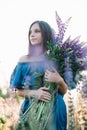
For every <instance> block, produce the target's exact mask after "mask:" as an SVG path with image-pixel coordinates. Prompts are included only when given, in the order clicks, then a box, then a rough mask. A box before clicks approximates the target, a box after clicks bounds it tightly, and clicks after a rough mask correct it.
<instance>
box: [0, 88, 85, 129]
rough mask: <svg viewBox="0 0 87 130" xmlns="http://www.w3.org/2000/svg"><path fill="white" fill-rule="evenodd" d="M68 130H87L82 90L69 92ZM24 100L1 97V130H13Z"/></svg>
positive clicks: (67, 99)
mask: <svg viewBox="0 0 87 130" xmlns="http://www.w3.org/2000/svg"><path fill="white" fill-rule="evenodd" d="M64 99H65V102H66V104H67V118H68V126H67V129H68V130H71V129H72V130H87V128H86V127H87V105H86V104H87V97H86V98H83V97H82V93H81V92H80V90H78V92H77V90H76V89H75V90H72V91H69V90H68V91H67V93H66V94H65V97H64ZM22 101H23V100H22V99H20V98H18V97H15V98H14V97H7V98H2V97H0V130H13V128H14V126H15V125H16V122H17V120H18V115H19V110H20V105H21V103H22Z"/></svg>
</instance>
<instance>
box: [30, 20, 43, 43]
mask: <svg viewBox="0 0 87 130" xmlns="http://www.w3.org/2000/svg"><path fill="white" fill-rule="evenodd" d="M29 39H30V43H31V44H32V45H37V44H42V43H43V38H42V33H41V30H40V27H39V24H38V23H35V24H33V25H32V27H31V29H30V35H29Z"/></svg>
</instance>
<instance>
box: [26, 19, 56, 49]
mask: <svg viewBox="0 0 87 130" xmlns="http://www.w3.org/2000/svg"><path fill="white" fill-rule="evenodd" d="M35 23H38V24H39V27H40V29H41V33H42V37H43V47H44V49H45V50H46V49H47V42H53V34H54V33H53V29H52V28H51V26H50V25H49V24H48V23H47V22H45V21H39V20H37V21H34V22H33V23H32V24H31V25H30V28H29V33H28V39H29V48H31V46H32V45H31V43H30V31H31V27H32V25H34V24H35ZM29 50H30V49H29Z"/></svg>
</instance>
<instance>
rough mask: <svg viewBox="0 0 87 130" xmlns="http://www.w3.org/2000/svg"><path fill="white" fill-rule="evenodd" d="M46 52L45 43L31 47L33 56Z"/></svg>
mask: <svg viewBox="0 0 87 130" xmlns="http://www.w3.org/2000/svg"><path fill="white" fill-rule="evenodd" d="M44 52H45V51H44V48H43V44H38V45H31V46H30V49H29V55H31V56H32V57H39V56H42V55H44Z"/></svg>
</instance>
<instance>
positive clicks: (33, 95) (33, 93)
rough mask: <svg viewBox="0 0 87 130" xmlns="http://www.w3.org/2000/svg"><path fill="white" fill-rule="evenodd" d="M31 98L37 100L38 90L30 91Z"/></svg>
mask: <svg viewBox="0 0 87 130" xmlns="http://www.w3.org/2000/svg"><path fill="white" fill-rule="evenodd" d="M28 97H29V98H36V97H37V95H36V90H29V94H28Z"/></svg>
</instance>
